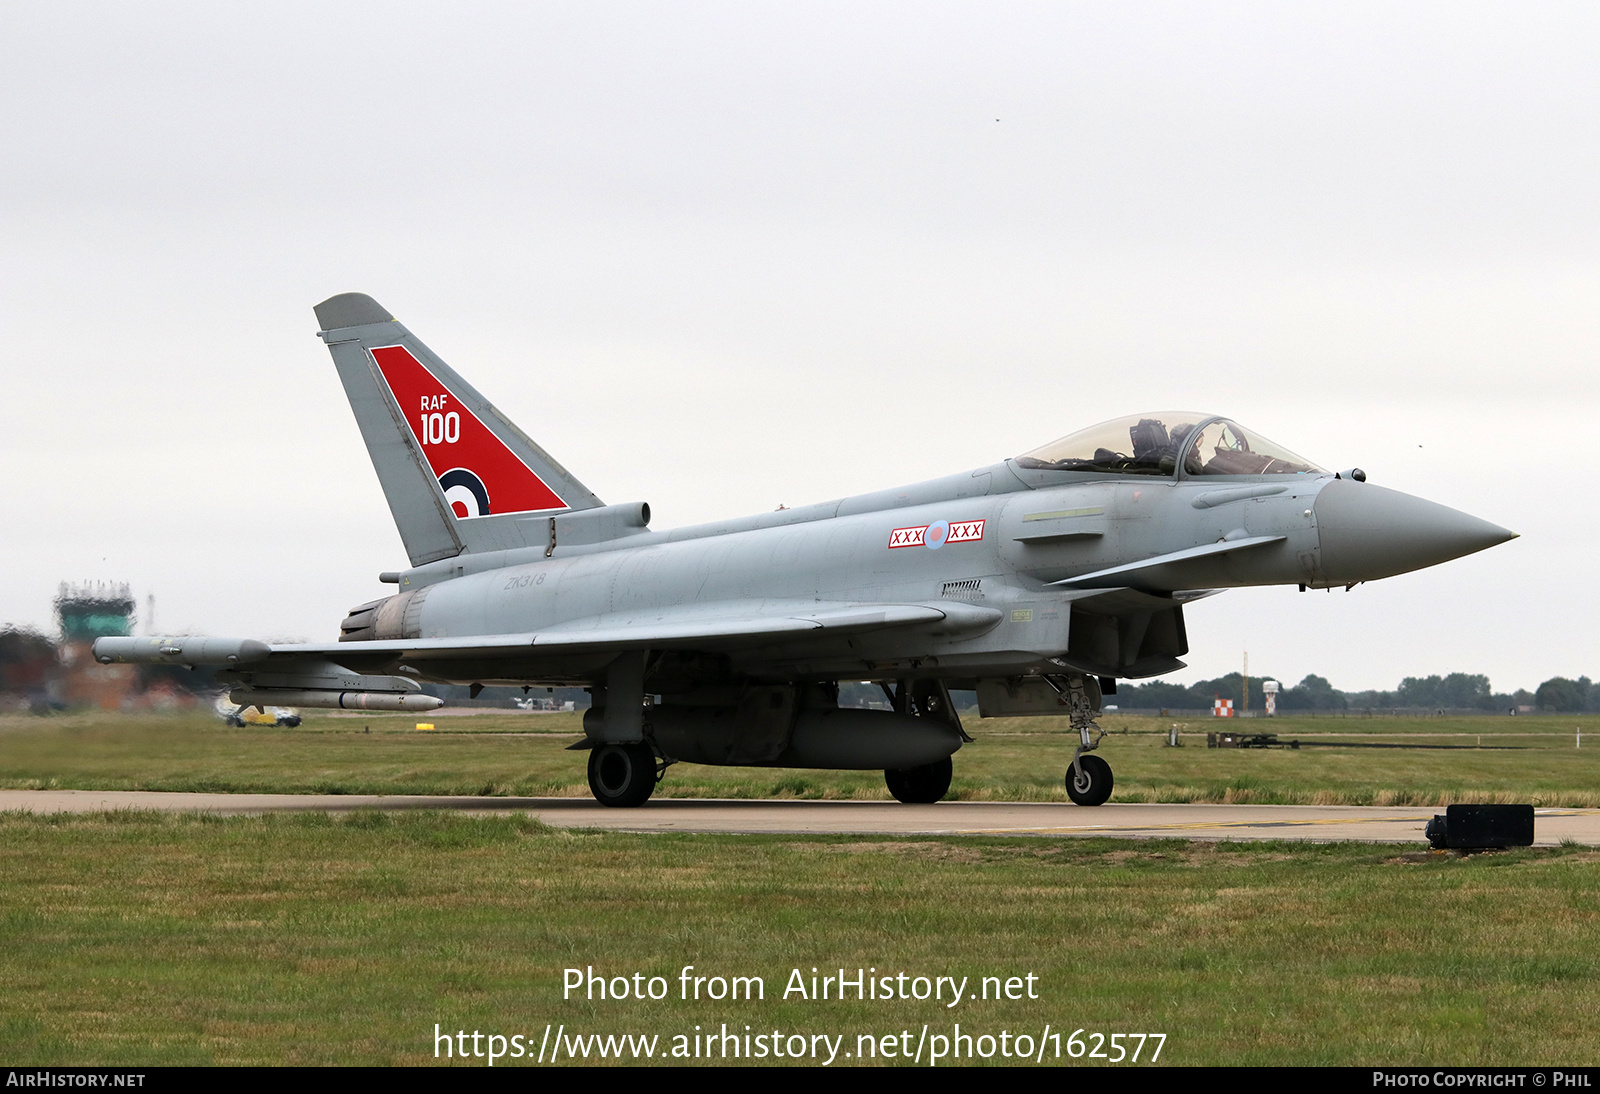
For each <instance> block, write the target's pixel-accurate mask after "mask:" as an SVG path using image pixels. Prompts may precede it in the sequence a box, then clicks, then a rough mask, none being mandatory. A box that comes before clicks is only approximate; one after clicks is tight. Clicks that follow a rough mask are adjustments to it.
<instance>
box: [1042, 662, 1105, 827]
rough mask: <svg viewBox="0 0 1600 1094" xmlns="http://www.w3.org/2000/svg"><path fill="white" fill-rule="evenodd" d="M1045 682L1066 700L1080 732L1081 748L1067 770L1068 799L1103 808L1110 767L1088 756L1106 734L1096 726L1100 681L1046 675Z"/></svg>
mask: <svg viewBox="0 0 1600 1094" xmlns="http://www.w3.org/2000/svg"><path fill="white" fill-rule="evenodd" d="M1045 682H1046V683H1048V684H1049V685H1050V686H1051V687H1052V688H1054V689H1055V690H1056V694H1057V695H1059V696H1061V697H1062V698H1063V699H1065V700H1066V702H1067V707H1068V710H1069V715H1068V716H1069V719H1070V721H1071V723H1072V728H1073V729H1075V730H1077V731H1078V747H1077V748H1076V749H1075V750H1074V751H1073V753H1072V766H1071V767H1069V768H1067V777H1066V784H1067V797H1068V798H1071V799H1072V801H1073V803H1074V804H1076V805H1104V804H1105V803H1106V799H1108V798H1110V797H1111V787H1112V783H1113V779H1112V777H1111V765H1110V764H1108V763H1106V762H1105V761H1104V760H1102V759H1101V758H1100V757H1099V756H1091V755H1089V753H1091V752H1093V751H1094V750H1095V749H1097V748H1099V747H1100V742H1101V741H1103V740H1105V736H1106V731H1105V730H1103V729H1101V728H1100V727H1099V725H1098V724H1096V720H1097V719H1098V718H1099V717H1100V686H1099V681H1098V680H1095V679H1094V678H1093V677H1090V676H1069V677H1067V678H1065V680H1062V679H1058V678H1056V677H1051V676H1046V677H1045ZM1091 734H1097V735H1096V736H1093V737H1091V736H1090V735H1091Z"/></svg>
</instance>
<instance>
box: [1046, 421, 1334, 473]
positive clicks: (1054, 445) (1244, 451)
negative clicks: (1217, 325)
mask: <svg viewBox="0 0 1600 1094" xmlns="http://www.w3.org/2000/svg"><path fill="white" fill-rule="evenodd" d="M1017 464H1018V466H1020V467H1025V468H1028V469H1029V470H1036V471H1076V472H1080V473H1087V474H1093V475H1159V476H1163V477H1166V478H1173V477H1180V478H1191V477H1198V476H1211V475H1326V474H1328V472H1327V471H1326V470H1324V469H1323V468H1321V467H1318V466H1317V465H1316V464H1314V463H1312V462H1311V461H1310V460H1307V459H1305V458H1304V457H1301V456H1297V455H1295V454H1294V453H1293V452H1290V451H1289V450H1288V449H1287V448H1284V447H1283V446H1282V445H1280V444H1276V443H1274V442H1272V441H1269V440H1267V439H1266V438H1265V437H1263V436H1262V435H1261V434H1259V433H1256V432H1254V431H1252V430H1247V429H1245V428H1244V427H1243V426H1241V425H1239V424H1238V423H1237V422H1233V421H1230V420H1229V419H1227V418H1221V417H1218V416H1217V415H1215V414H1196V413H1194V412H1192V411H1161V412H1154V413H1149V414H1132V415H1129V416H1128V417H1126V418H1113V419H1112V420H1111V421H1109V422H1101V423H1100V424H1099V425H1094V426H1090V427H1089V428H1088V429H1080V430H1079V431H1078V432H1076V433H1072V434H1069V435H1067V436H1065V437H1062V438H1061V439H1060V440H1056V441H1051V442H1050V443H1049V444H1046V445H1041V446H1040V447H1038V448H1035V449H1034V450H1033V451H1031V452H1027V453H1024V454H1023V455H1021V456H1018V457H1017ZM1180 469H1181V473H1180Z"/></svg>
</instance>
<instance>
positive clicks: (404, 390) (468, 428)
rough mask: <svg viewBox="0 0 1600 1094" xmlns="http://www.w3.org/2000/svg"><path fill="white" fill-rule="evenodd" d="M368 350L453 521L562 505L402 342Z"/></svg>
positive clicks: (540, 510) (562, 506) (533, 511)
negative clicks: (439, 490)
mask: <svg viewBox="0 0 1600 1094" xmlns="http://www.w3.org/2000/svg"><path fill="white" fill-rule="evenodd" d="M371 352H372V359H373V360H374V361H376V362H377V363H378V371H379V372H380V373H382V375H383V379H384V382H385V383H386V384H388V385H389V391H390V393H392V394H393V395H394V401H395V404H396V405H397V406H399V408H400V411H401V413H402V414H404V415H405V421H406V425H407V426H408V427H409V428H410V430H411V435H412V436H413V437H415V438H416V440H417V444H418V445H420V446H421V448H422V454H423V456H424V457H426V459H427V461H428V466H429V468H430V469H431V470H432V471H433V473H434V475H435V476H436V477H437V478H438V480H439V489H441V490H443V491H444V495H445V500H446V501H447V502H449V504H450V510H451V512H453V513H454V514H455V515H456V519H457V520H471V519H472V518H474V517H486V516H489V515H490V514H491V513H494V514H504V513H538V512H547V511H549V510H552V509H565V508H567V503H566V502H564V501H562V500H561V498H560V496H559V495H557V494H556V492H555V491H554V490H552V489H550V487H548V486H546V485H545V483H544V480H542V479H540V478H539V476H538V475H536V474H534V473H533V470H532V469H531V468H529V467H528V465H527V464H525V463H523V462H522V460H520V459H518V458H517V455H516V453H514V452H512V451H511V449H509V448H507V447H506V446H505V444H504V443H503V442H502V441H501V440H500V438H498V437H496V436H495V435H494V434H493V433H492V432H490V430H489V427H488V426H486V425H484V424H483V422H481V421H479V420H478V417H477V415H475V414H474V413H472V411H471V410H469V409H468V408H467V406H466V404H464V403H463V402H461V400H459V399H457V398H456V397H455V396H453V395H451V394H450V391H449V389H448V388H446V387H445V385H444V384H443V383H442V382H441V381H440V380H439V378H438V377H437V376H435V375H434V374H433V373H432V372H431V371H429V369H428V367H427V366H426V365H424V364H423V363H422V362H421V361H418V360H417V359H416V358H415V357H414V356H412V355H411V352H410V351H409V350H407V349H406V347H404V346H376V347H373V349H372V351H371Z"/></svg>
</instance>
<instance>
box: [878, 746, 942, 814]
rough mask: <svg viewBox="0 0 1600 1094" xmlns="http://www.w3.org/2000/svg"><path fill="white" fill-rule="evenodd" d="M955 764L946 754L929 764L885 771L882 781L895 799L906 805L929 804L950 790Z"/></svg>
mask: <svg viewBox="0 0 1600 1094" xmlns="http://www.w3.org/2000/svg"><path fill="white" fill-rule="evenodd" d="M954 770H955V765H954V764H952V763H951V762H950V757H949V756H946V757H945V758H944V759H942V760H937V761H935V762H934V763H931V764H923V765H922V766H920V767H908V768H905V769H904V770H901V771H885V772H884V773H883V781H884V782H885V783H887V784H888V785H889V793H891V794H893V795H894V797H895V800H896V801H902V802H905V803H906V804H907V805H931V804H932V803H934V802H936V801H938V800H939V799H941V798H943V797H944V796H945V794H947V793H948V792H949V790H950V775H951V773H952V772H953V771H954Z"/></svg>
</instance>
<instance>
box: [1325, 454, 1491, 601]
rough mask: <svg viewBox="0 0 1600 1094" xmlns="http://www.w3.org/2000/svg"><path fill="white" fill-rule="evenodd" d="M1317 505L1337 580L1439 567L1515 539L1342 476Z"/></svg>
mask: <svg viewBox="0 0 1600 1094" xmlns="http://www.w3.org/2000/svg"><path fill="white" fill-rule="evenodd" d="M1314 508H1315V511H1316V519H1317V535H1318V538H1319V540H1320V542H1321V546H1322V572H1323V573H1324V574H1326V575H1327V577H1328V580H1329V581H1330V582H1333V583H1336V584H1349V583H1351V582H1354V581H1374V580H1376V579H1378V578H1380V577H1391V576H1393V575H1394V574H1403V573H1407V572H1408V571H1411V570H1420V569H1422V568H1423V567H1425V566H1437V565H1438V564H1439V563H1441V562H1448V561H1450V560H1451V559H1452V558H1460V557H1461V556H1462V555H1470V554H1472V553H1473V552H1475V551H1481V550H1483V549H1484V548H1486V547H1493V546H1494V545H1495V544H1497V543H1504V542H1505V541H1506V540H1508V539H1516V538H1517V533H1515V532H1508V531H1507V530H1506V529H1504V528H1502V527H1500V526H1499V525H1498V524H1490V523H1489V522H1488V521H1486V520H1479V519H1478V518H1477V517H1474V516H1470V515H1468V514H1466V513H1463V512H1461V511H1460V510H1458V509H1451V508H1449V507H1448V506H1444V505H1438V504H1436V503H1434V502H1431V501H1424V500H1423V499H1422V498H1414V497H1412V496H1411V495H1410V494H1402V493H1400V491H1398V490H1386V489H1384V488H1383V487H1381V486H1371V485H1368V484H1366V483H1359V482H1347V481H1345V480H1343V479H1335V480H1334V481H1333V482H1330V483H1328V485H1326V486H1324V487H1323V488H1322V490H1321V492H1320V493H1318V494H1317V500H1316V503H1315V507H1314Z"/></svg>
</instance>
